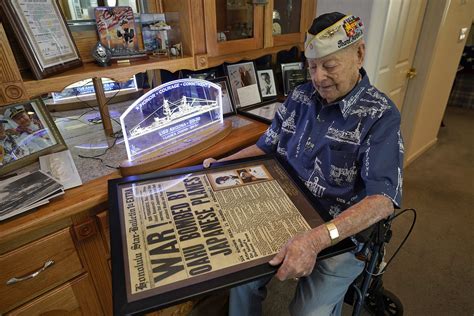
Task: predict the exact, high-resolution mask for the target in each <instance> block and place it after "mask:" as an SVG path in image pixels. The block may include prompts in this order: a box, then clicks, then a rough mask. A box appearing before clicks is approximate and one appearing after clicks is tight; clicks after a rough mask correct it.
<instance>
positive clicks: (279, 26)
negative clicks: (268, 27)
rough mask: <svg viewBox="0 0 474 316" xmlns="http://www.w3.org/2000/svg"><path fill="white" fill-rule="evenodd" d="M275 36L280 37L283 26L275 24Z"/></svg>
mask: <svg viewBox="0 0 474 316" xmlns="http://www.w3.org/2000/svg"><path fill="white" fill-rule="evenodd" d="M272 29H273V35H280V34H281V25H280V23H278V22H273V28H272Z"/></svg>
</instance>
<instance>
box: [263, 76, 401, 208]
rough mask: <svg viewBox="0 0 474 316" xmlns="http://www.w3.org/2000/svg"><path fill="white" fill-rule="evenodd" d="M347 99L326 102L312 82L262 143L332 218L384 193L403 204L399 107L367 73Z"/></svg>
mask: <svg viewBox="0 0 474 316" xmlns="http://www.w3.org/2000/svg"><path fill="white" fill-rule="evenodd" d="M361 75H362V79H361V80H360V82H359V83H358V84H357V85H356V86H355V87H354V89H353V90H352V91H351V92H350V93H349V94H348V95H347V96H345V97H344V98H343V99H342V100H340V101H338V102H334V103H331V104H325V103H323V102H322V99H321V98H320V96H319V94H318V93H317V92H316V90H315V88H314V86H313V84H312V83H311V82H308V83H305V84H303V85H300V86H298V87H297V88H296V89H295V90H293V92H292V93H291V94H290V95H289V97H288V98H287V100H286V101H285V103H283V104H282V105H281V106H280V108H279V109H278V111H277V113H276V114H275V118H274V119H273V122H272V124H271V125H270V126H269V127H268V129H267V131H266V132H265V133H264V134H263V135H262V137H261V138H260V139H259V140H258V142H257V146H258V147H259V148H260V149H262V150H263V151H265V152H266V153H272V152H276V153H277V154H278V155H279V156H281V157H282V158H283V159H284V160H286V161H287V162H288V163H289V164H290V165H291V166H292V167H293V169H295V171H296V172H297V174H298V176H299V177H300V179H301V180H302V181H303V182H304V183H305V185H306V186H307V188H308V189H309V190H310V191H311V192H312V193H313V195H314V196H315V197H316V198H317V200H318V201H319V202H320V207H322V208H323V209H324V210H325V211H326V212H328V213H329V214H330V215H331V216H333V217H336V216H337V215H338V214H340V213H341V212H342V211H344V210H345V209H347V208H348V207H350V206H351V205H353V204H355V203H357V202H359V201H360V200H362V199H363V198H364V197H366V196H369V195H375V194H382V195H385V196H387V197H388V198H390V199H391V200H392V201H393V203H394V205H395V206H396V207H399V206H400V202H401V195H402V163H403V151H404V150H403V141H402V138H401V135H400V113H399V111H398V109H397V107H396V106H395V104H394V103H393V102H392V101H391V100H390V99H389V98H388V97H387V96H386V95H385V94H383V93H382V92H380V91H379V90H377V89H376V88H375V87H373V86H372V85H371V84H370V82H369V79H368V77H367V74H366V72H365V70H363V69H362V70H361Z"/></svg>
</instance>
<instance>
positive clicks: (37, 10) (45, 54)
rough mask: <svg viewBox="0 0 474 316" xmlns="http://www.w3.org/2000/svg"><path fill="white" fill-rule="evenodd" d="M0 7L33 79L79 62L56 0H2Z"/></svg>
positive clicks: (80, 63)
mask: <svg viewBox="0 0 474 316" xmlns="http://www.w3.org/2000/svg"><path fill="white" fill-rule="evenodd" d="M0 10H1V11H2V13H3V15H4V17H5V20H6V21H8V23H9V24H10V26H11V29H12V30H13V33H14V34H13V35H14V36H15V37H16V40H17V41H18V42H19V43H20V46H21V49H22V51H23V53H24V55H25V56H26V59H27V60H28V64H29V65H30V67H31V70H32V72H33V75H34V77H35V78H36V79H42V78H45V77H48V76H51V75H53V74H56V73H59V72H63V71H66V70H68V69H71V68H75V67H79V66H81V65H82V61H81V58H80V56H79V52H78V50H77V47H76V44H75V43H74V41H73V38H72V36H71V32H70V30H69V29H68V27H67V24H66V20H65V19H64V16H63V14H62V12H61V10H60V8H59V5H58V2H57V1H56V0H44V1H41V2H38V1H31V0H3V1H1V2H0ZM45 13H47V14H45Z"/></svg>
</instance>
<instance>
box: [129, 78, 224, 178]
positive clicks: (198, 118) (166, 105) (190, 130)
mask: <svg viewBox="0 0 474 316" xmlns="http://www.w3.org/2000/svg"><path fill="white" fill-rule="evenodd" d="M120 124H121V126H122V131H123V136H124V143H125V148H126V150H127V157H128V160H127V161H124V162H123V163H122V164H121V165H120V171H121V173H122V175H124V176H127V175H133V174H138V173H146V172H150V171H153V170H157V169H159V168H162V167H165V166H167V165H170V164H172V163H174V162H177V161H179V160H182V159H185V158H187V157H189V156H191V155H193V154H195V153H197V152H199V151H201V150H204V149H206V148H208V147H209V146H212V145H214V144H215V143H217V142H219V141H221V140H222V139H223V138H225V136H227V135H228V134H229V133H230V132H231V130H232V124H231V123H230V122H224V121H223V110H222V89H221V87H220V86H219V85H217V84H215V83H212V82H209V81H206V80H200V79H180V80H174V81H170V82H167V83H165V84H162V85H160V86H158V87H156V88H154V89H152V90H150V91H148V92H147V93H145V94H144V95H143V96H142V97H140V98H139V99H138V100H136V101H135V102H133V103H132V104H131V105H130V106H129V108H128V109H127V110H125V112H124V113H123V114H122V115H121V116H120Z"/></svg>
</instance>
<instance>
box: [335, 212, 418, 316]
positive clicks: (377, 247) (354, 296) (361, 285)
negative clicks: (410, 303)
mask: <svg viewBox="0 0 474 316" xmlns="http://www.w3.org/2000/svg"><path fill="white" fill-rule="evenodd" d="M407 211H412V213H413V222H412V225H411V227H410V229H409V231H408V233H407V235H406V236H405V238H404V240H403V241H402V242H401V244H400V246H399V247H398V249H397V250H396V251H395V253H394V254H393V256H392V257H391V258H390V260H389V261H388V262H387V263H385V261H384V255H385V245H386V244H387V243H388V242H389V241H390V239H391V237H392V230H391V224H392V221H393V220H394V219H395V218H396V217H398V216H399V215H401V214H403V213H405V212H407ZM415 222H416V211H415V210H414V209H405V210H403V211H401V212H399V213H398V214H396V215H393V216H390V217H389V218H388V219H385V220H382V221H380V222H379V223H377V224H375V225H374V227H373V229H372V232H371V233H370V235H369V238H368V240H367V242H366V243H365V246H364V249H362V250H361V251H360V252H359V254H358V255H359V256H361V259H367V260H366V266H365V270H364V272H363V273H362V274H361V275H360V276H359V277H358V278H357V279H356V280H355V281H354V282H353V283H352V285H351V286H350V287H349V290H348V291H347V294H346V296H345V299H344V301H345V302H346V303H348V304H351V305H353V312H352V315H353V316H359V315H361V312H362V309H363V308H365V309H366V310H367V311H368V312H369V313H370V314H372V315H376V316H401V315H403V305H402V302H401V301H400V300H399V299H398V298H397V296H396V295H395V294H393V293H392V292H390V291H388V290H386V289H385V288H384V286H383V281H382V276H383V274H384V272H385V270H386V268H387V266H388V265H389V264H390V262H391V261H392V259H393V258H394V257H395V256H396V255H397V253H398V251H399V250H400V249H401V247H402V246H403V244H404V243H405V241H406V240H407V239H408V237H409V236H410V233H411V231H412V229H413V227H414V225H415ZM368 249H370V251H367V250H368ZM365 253H369V254H368V255H365ZM365 257H367V258H365Z"/></svg>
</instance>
